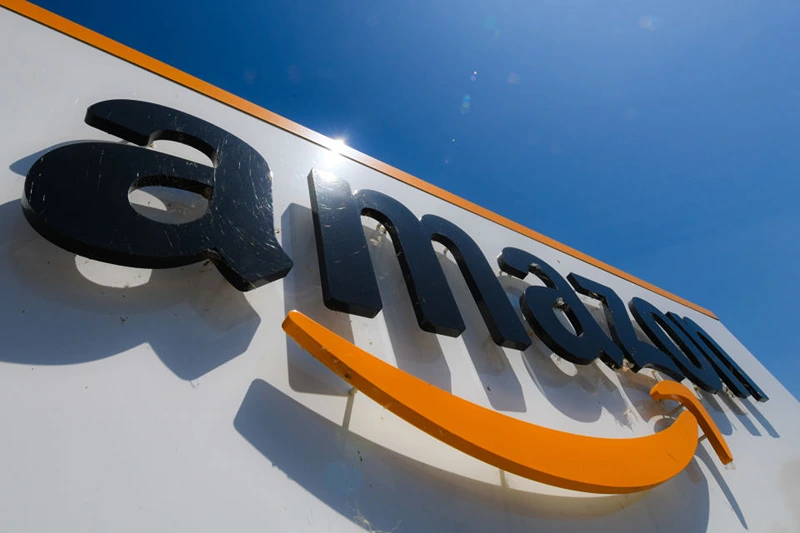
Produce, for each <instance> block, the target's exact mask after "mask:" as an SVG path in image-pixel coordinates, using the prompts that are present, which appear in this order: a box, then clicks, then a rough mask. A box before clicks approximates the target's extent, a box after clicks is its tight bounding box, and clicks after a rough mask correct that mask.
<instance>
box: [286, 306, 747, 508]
mask: <svg viewBox="0 0 800 533" xmlns="http://www.w3.org/2000/svg"><path fill="white" fill-rule="evenodd" d="M283 329H284V330H285V331H286V333H287V334H288V335H289V336H291V337H292V338H293V339H294V340H295V341H297V343H298V344H300V346H302V347H303V348H304V349H306V350H307V351H308V352H309V353H311V355H313V356H314V357H315V358H317V359H318V360H319V361H321V362H322V363H323V364H324V365H325V366H327V367H328V368H329V369H331V370H332V371H333V372H335V373H336V374H337V375H339V376H340V377H342V378H343V379H345V380H346V381H347V382H348V383H350V384H351V385H353V386H354V387H355V388H356V389H358V390H360V391H361V392H362V393H364V394H366V395H367V396H369V397H370V398H372V399H373V400H375V401H376V402H378V403H379V404H380V405H382V406H383V407H385V408H386V409H388V410H389V411H391V412H393V413H395V414H396V415H398V416H399V417H400V418H402V419H404V420H406V421H407V422H409V423H410V424H412V425H414V426H416V427H417V428H419V429H421V430H422V431H425V432H426V433H428V434H430V435H432V436H433V437H435V438H437V439H439V440H441V441H443V442H445V443H447V444H449V445H450V446H453V447H454V448H457V449H458V450H461V451H462V452H464V453H467V454H469V455H471V456H473V457H475V458H477V459H480V460H481V461H484V462H486V463H489V464H491V465H494V466H496V467H498V468H501V469H503V470H505V471H507V472H511V473H513V474H517V475H519V476H523V477H526V478H529V479H533V480H535V481H539V482H541V483H546V484H549V485H555V486H558V487H563V488H566V489H572V490H579V491H584V492H596V493H607V494H614V493H629V492H636V491H641V490H645V489H648V488H651V487H654V486H656V485H658V484H660V483H663V482H665V481H667V480H668V479H670V478H672V477H673V476H675V475H676V474H678V473H679V472H680V471H681V470H683V469H684V468H685V467H686V465H688V464H689V461H691V459H692V456H693V455H694V452H695V449H696V448H697V442H698V440H697V424H698V420H699V421H700V424H701V426H702V427H703V428H704V429H705V430H706V434H707V435H708V436H709V440H710V441H711V442H712V444H713V445H714V449H715V450H716V451H717V453H719V451H720V448H718V446H720V445H721V446H722V448H721V449H723V450H724V452H725V455H724V456H722V455H721V457H722V459H723V462H726V459H728V460H729V459H732V457H731V456H730V451H729V450H728V448H727V446H726V445H725V442H724V440H723V439H722V436H721V435H720V434H719V431H718V430H717V429H716V427H715V426H714V423H713V421H711V419H710V417H709V416H708V413H707V412H706V411H705V409H703V408H702V406H700V405H699V403H697V400H696V399H695V398H694V396H693V394H692V393H691V391H689V389H687V388H686V387H684V386H683V385H681V384H680V383H676V382H672V381H662V382H659V383H658V384H656V385H655V387H653V390H652V391H651V395H652V397H653V398H656V399H660V398H669V399H674V400H677V401H679V402H681V403H682V404H684V405H686V406H687V407H688V409H689V411H684V412H682V413H681V414H680V415H679V416H678V418H677V419H676V420H675V421H674V422H673V423H672V425H670V426H669V427H668V428H667V429H665V430H663V431H661V432H659V433H656V434H654V435H649V436H646V437H637V438H629V439H614V438H601V437H587V436H583V435H575V434H572V433H567V432H564V431H558V430H555V429H550V428H546V427H542V426H537V425H535V424H531V423H528V422H524V421H522V420H518V419H516V418H512V417H509V416H506V415H503V414H501V413H498V412H496V411H492V410H490V409H486V408H484V407H481V406H479V405H476V404H474V403H471V402H468V401H466V400H464V399H462V398H459V397H457V396H454V395H452V394H450V393H448V392H446V391H443V390H441V389H439V388H437V387H434V386H433V385H430V384H429V383H426V382H424V381H422V380H420V379H417V378H415V377H414V376H411V375H409V374H407V373H405V372H403V371H402V370H400V369H398V368H395V367H393V366H392V365H389V364H387V363H385V362H383V361H381V360H380V359H378V358H376V357H374V356H372V355H371V354H369V353H367V352H365V351H363V350H361V349H360V348H358V347H357V346H354V345H353V344H352V343H350V342H348V341H347V340H345V339H343V338H341V337H339V336H338V335H336V334H335V333H333V332H332V331H330V330H328V329H326V328H325V327H323V326H321V325H320V324H318V323H316V322H315V321H313V320H312V319H310V318H308V317H307V316H305V315H303V314H302V313H299V312H297V311H290V312H289V314H288V316H287V317H286V320H284V322H283ZM695 417H697V418H695ZM715 442H716V444H714V443H715Z"/></svg>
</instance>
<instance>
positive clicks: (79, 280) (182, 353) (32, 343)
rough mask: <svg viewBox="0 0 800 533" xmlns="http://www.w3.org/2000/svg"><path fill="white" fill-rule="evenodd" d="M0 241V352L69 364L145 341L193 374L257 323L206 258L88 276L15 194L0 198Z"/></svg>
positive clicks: (214, 363) (30, 361)
mask: <svg viewBox="0 0 800 533" xmlns="http://www.w3.org/2000/svg"><path fill="white" fill-rule="evenodd" d="M0 250H1V251H2V254H1V255H0V280H3V285H4V286H3V287H2V297H1V298H0V324H2V328H3V330H2V334H3V346H2V348H0V360H2V361H8V362H14V363H20V364H26V365H66V364H76V363H83V362H88V361H94V360H98V359H102V358H105V357H109V356H112V355H115V354H118V353H120V352H123V351H125V350H128V349H130V348H133V347H135V346H138V345H140V344H142V343H149V344H150V345H151V346H152V348H153V350H154V351H155V353H156V354H157V355H158V356H159V357H160V358H161V360H162V361H163V362H164V364H165V365H166V366H167V367H168V368H169V369H170V370H171V371H172V372H174V373H175V374H176V375H177V376H178V377H180V378H182V379H185V380H193V379H197V378H198V377H200V376H202V375H204V374H206V373H207V372H209V371H211V370H213V369H214V368H216V367H218V366H220V365H222V364H224V363H226V362H227V361H229V360H231V359H233V358H234V357H236V356H238V355H241V354H242V353H244V351H245V350H246V349H247V347H248V346H249V344H250V342H251V340H252V338H253V335H254V334H255V332H256V330H257V329H258V326H259V324H260V319H259V316H258V315H257V314H256V313H255V311H254V310H253V309H252V308H251V307H250V304H249V303H248V302H247V300H246V299H245V297H244V295H243V294H242V293H240V292H238V291H237V290H236V289H234V288H233V287H231V286H230V284H228V282H227V281H225V279H224V278H223V277H222V276H221V275H220V274H219V273H218V272H217V271H216V268H215V267H214V266H213V265H211V264H209V263H198V264H195V265H191V266H187V267H183V268H176V269H166V270H154V271H152V274H151V276H150V279H149V281H147V282H146V283H144V284H142V285H140V286H136V287H128V288H125V287H122V288H114V287H107V286H104V285H99V284H96V283H94V282H92V281H89V280H88V279H87V278H86V277H84V276H83V275H82V274H81V273H80V272H79V271H78V268H77V266H76V256H75V255H74V254H72V253H69V252H66V251H64V250H62V249H60V248H58V247H57V246H55V245H53V244H51V243H50V242H48V241H47V240H45V239H44V238H42V237H41V236H40V235H39V234H37V233H36V232H35V231H34V230H33V229H32V228H31V227H30V225H29V224H28V223H27V221H26V220H25V219H24V216H23V214H22V208H21V206H20V202H19V201H13V202H9V203H6V204H4V205H1V206H0ZM111 268H113V267H111Z"/></svg>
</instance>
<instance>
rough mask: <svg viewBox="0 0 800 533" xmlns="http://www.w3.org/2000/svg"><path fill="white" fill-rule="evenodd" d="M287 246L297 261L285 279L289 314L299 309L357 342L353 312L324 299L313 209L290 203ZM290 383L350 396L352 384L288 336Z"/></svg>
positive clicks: (285, 228)
mask: <svg viewBox="0 0 800 533" xmlns="http://www.w3.org/2000/svg"><path fill="white" fill-rule="evenodd" d="M281 231H282V232H283V247H284V250H285V251H286V253H287V254H288V255H289V257H291V258H292V260H293V261H294V268H292V270H291V271H290V272H289V274H288V275H287V276H286V278H284V281H283V297H284V305H285V311H286V314H288V313H289V311H292V310H297V311H300V312H301V313H303V314H305V315H307V316H308V317H310V318H312V319H314V320H316V321H317V322H319V323H320V324H322V325H323V326H325V327H326V328H328V329H330V330H331V331H333V332H335V333H336V334H338V335H340V336H342V337H343V338H345V339H347V340H348V341H350V342H353V328H352V326H351V324H350V315H348V314H347V313H341V312H338V311H332V310H330V309H328V308H327V307H325V304H324V302H323V301H322V284H321V281H320V274H319V261H318V260H317V248H316V240H315V238H314V221H313V218H312V214H311V210H310V209H308V208H307V207H303V206H300V205H298V204H290V205H289V207H288V208H287V209H286V211H284V213H283V215H282V216H281ZM286 355H287V358H288V365H289V366H288V372H289V385H290V386H291V387H292V389H294V390H296V391H298V392H309V393H315V394H328V395H332V396H346V395H347V392H348V391H349V390H350V385H348V383H347V382H346V381H344V380H342V379H341V378H340V377H339V376H337V375H336V374H334V373H333V372H331V371H330V370H328V368H327V367H325V366H324V365H323V364H322V363H320V362H319V361H317V360H316V359H314V357H313V356H312V355H311V354H309V353H308V352H307V351H305V350H304V349H303V348H301V347H300V346H299V345H298V344H297V343H296V342H294V340H292V339H291V338H290V337H288V336H287V337H286Z"/></svg>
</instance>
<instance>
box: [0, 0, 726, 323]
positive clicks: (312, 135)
mask: <svg viewBox="0 0 800 533" xmlns="http://www.w3.org/2000/svg"><path fill="white" fill-rule="evenodd" d="M0 6H3V7H5V8H6V9H9V10H11V11H14V12H15V13H18V14H20V15H22V16H24V17H27V18H29V19H31V20H35V21H36V22H39V23H40V24H44V25H45V26H48V27H50V28H52V29H54V30H56V31H58V32H61V33H63V34H65V35H68V36H70V37H73V38H75V39H77V40H79V41H81V42H84V43H86V44H88V45H91V46H93V47H95V48H97V49H99V50H102V51H104V52H107V53H109V54H111V55H113V56H116V57H118V58H120V59H123V60H125V61H127V62H129V63H132V64H134V65H136V66H138V67H141V68H143V69H145V70H148V71H150V72H152V73H153V74H157V75H159V76H161V77H163V78H166V79H168V80H170V81H173V82H175V83H177V84H179V85H182V86H184V87H186V88H188V89H192V90H194V91H197V92H198V93H200V94H203V95H205V96H208V97H209V98H213V99H214V100H216V101H218V102H221V103H223V104H226V105H228V106H230V107H233V108H234V109H238V110H239V111H242V112H244V113H247V114H248V115H250V116H252V117H255V118H258V119H261V120H263V121H264V122H268V123H269V124H272V125H273V126H277V127H278V128H281V129H282V130H285V131H288V132H290V133H293V134H294V135H297V136H298V137H302V138H304V139H306V140H308V141H311V142H312V143H314V144H317V145H319V146H323V147H325V148H334V147H335V148H336V149H337V150H338V151H340V153H341V154H342V155H343V156H344V157H347V158H348V159H351V160H353V161H356V162H358V163H361V164H362V165H365V166H367V167H369V168H372V169H374V170H377V171H378V172H381V173H383V174H386V175H387V176H390V177H392V178H395V179H397V180H399V181H402V182H403V183H406V184H408V185H411V186H412V187H415V188H417V189H419V190H421V191H425V192H427V193H428V194H431V195H433V196H436V197H437V198H440V199H442V200H445V201H446V202H450V203H451V204H453V205H457V206H458V207H461V208H462V209H466V210H467V211H470V212H471V213H474V214H476V215H478V216H480V217H483V218H485V219H487V220H490V221H492V222H494V223H495V224H499V225H501V226H503V227H506V228H508V229H510V230H512V231H516V232H517V233H520V234H522V235H524V236H526V237H528V238H530V239H533V240H535V241H538V242H540V243H542V244H546V245H547V246H550V247H551V248H555V249H556V250H559V251H561V252H564V253H565V254H568V255H571V256H572V257H575V258H577V259H580V260H581V261H584V262H586V263H589V264H590V265H593V266H595V267H597V268H600V269H602V270H605V271H606V272H609V273H611V274H614V275H615V276H618V277H620V278H622V279H624V280H627V281H630V282H631V283H635V284H636V285H639V286H640V287H644V288H645V289H648V290H650V291H652V292H654V293H656V294H660V295H661V296H664V297H666V298H669V299H670V300H673V301H675V302H678V303H679V304H682V305H685V306H686V307H689V308H691V309H694V310H695V311H698V312H700V313H703V314H704V315H708V316H710V317H711V318H717V316H716V315H715V314H714V313H712V312H711V311H709V310H708V309H705V308H703V307H700V306H699V305H696V304H693V303H692V302H690V301H688V300H685V299H684V298H681V297H680V296H676V295H674V294H672V293H670V292H667V291H665V290H663V289H659V288H658V287H656V286H655V285H652V284H650V283H647V282H646V281H643V280H641V279H639V278H637V277H636V276H632V275H630V274H628V273H626V272H623V271H622V270H620V269H618V268H614V267H612V266H611V265H608V264H606V263H604V262H602V261H599V260H597V259H595V258H593V257H590V256H588V255H586V254H584V253H582V252H579V251H578V250H575V249H574V248H571V247H569V246H567V245H565V244H561V243H560V242H558V241H555V240H553V239H551V238H550V237H546V236H544V235H542V234H541V233H538V232H536V231H533V230H532V229H528V228H526V227H525V226H523V225H521V224H517V223H516V222H514V221H512V220H509V219H507V218H505V217H503V216H500V215H498V214H497V213H493V212H492V211H489V210H488V209H485V208H483V207H481V206H479V205H477V204H474V203H472V202H470V201H468V200H465V199H463V198H460V197H458V196H456V195H455V194H452V193H449V192H447V191H445V190H444V189H440V188H439V187H437V186H435V185H431V184H430V183H428V182H426V181H423V180H421V179H419V178H416V177H414V176H412V175H411V174H408V173H406V172H403V171H402V170H399V169H397V168H394V167H393V166H390V165H387V164H386V163H383V162H381V161H378V160H377V159H375V158H373V157H370V156H368V155H366V154H362V153H361V152H359V151H357V150H354V149H352V148H349V147H344V148H343V149H342V148H341V147H340V146H339V145H338V143H336V142H335V141H334V140H333V139H329V138H328V137H325V136H324V135H321V134H319V133H317V132H315V131H312V130H310V129H308V128H306V127H305V126H301V125H300V124H298V123H296V122H292V121H291V120H289V119H287V118H284V117H282V116H280V115H277V114H275V113H273V112H272V111H268V110H267V109H264V108H263V107H260V106H257V105H256V104H254V103H252V102H248V101H247V100H245V99H244V98H240V97H238V96H236V95H234V94H232V93H229V92H228V91H225V90H223V89H220V88H219V87H215V86H214V85H211V84H210V83H208V82H205V81H203V80H201V79H198V78H195V77H194V76H192V75H190V74H187V73H185V72H183V71H180V70H178V69H176V68H175V67H171V66H169V65H167V64H166V63H162V62H161V61H158V60H157V59H153V58H152V57H150V56H147V55H145V54H143V53H141V52H137V51H136V50H134V49H133V48H130V47H128V46H125V45H124V44H120V43H118V42H116V41H114V40H112V39H109V38H108V37H105V36H103V35H100V34H99V33H97V32H94V31H92V30H90V29H88V28H84V27H83V26H81V25H79V24H76V23H74V22H72V21H70V20H67V19H65V18H64V17H61V16H59V15H56V14H55V13H52V12H50V11H47V10H46V9H43V8H41V7H38V6H35V5H33V4H31V3H28V2H26V1H24V0H0Z"/></svg>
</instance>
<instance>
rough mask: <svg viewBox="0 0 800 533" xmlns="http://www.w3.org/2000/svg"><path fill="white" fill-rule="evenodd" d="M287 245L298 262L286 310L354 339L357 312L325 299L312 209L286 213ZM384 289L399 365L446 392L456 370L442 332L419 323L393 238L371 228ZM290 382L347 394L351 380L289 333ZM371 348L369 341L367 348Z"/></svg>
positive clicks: (385, 310)
mask: <svg viewBox="0 0 800 533" xmlns="http://www.w3.org/2000/svg"><path fill="white" fill-rule="evenodd" d="M281 226H282V228H284V231H288V232H289V234H288V235H286V234H284V235H283V237H284V238H283V247H284V250H286V253H288V254H289V256H290V257H291V258H292V259H293V260H294V263H295V267H294V268H293V269H292V271H291V272H289V275H288V276H287V277H286V278H285V280H284V295H285V296H284V299H285V311H286V312H287V313H288V312H289V311H291V310H293V309H296V310H298V311H300V312H302V313H304V314H305V315H307V316H309V317H310V318H312V319H314V320H316V321H317V322H319V323H320V324H322V325H323V326H325V327H326V328H328V329H330V330H332V331H333V332H335V333H336V334H338V335H340V336H342V337H343V338H345V339H347V340H348V341H350V342H353V340H354V339H353V329H352V326H351V322H350V320H351V317H350V315H348V314H347V313H341V312H337V311H332V310H330V309H328V308H327V307H325V305H324V303H323V301H322V286H321V282H320V274H319V262H318V259H317V249H316V241H315V238H314V226H313V219H312V214H311V210H310V209H308V208H307V207H302V206H300V205H297V204H291V205H290V206H289V207H288V208H287V209H286V211H285V212H284V213H283V215H282V217H281ZM366 237H367V241H368V242H369V246H370V256H371V258H372V261H373V264H374V267H375V272H376V273H379V274H378V288H379V290H380V294H381V299H382V301H383V310H382V311H381V312H380V313H379V315H378V317H376V318H374V319H372V320H380V318H379V317H380V316H381V315H382V316H383V319H384V321H385V323H386V329H387V332H388V335H389V339H390V342H391V345H392V348H393V351H394V354H395V357H396V361H397V366H398V367H399V368H400V369H402V370H404V371H405V372H408V373H409V374H411V375H414V376H416V377H418V378H420V379H423V380H425V381H427V382H428V383H431V384H432V385H436V386H437V387H439V388H441V389H444V390H446V391H450V390H451V384H450V369H449V368H448V366H447V362H446V361H445V358H444V355H443V354H442V350H441V347H440V346H439V341H438V340H437V338H436V335H433V334H430V333H426V332H424V331H422V330H421V329H420V328H419V326H418V325H417V321H416V318H415V316H414V311H413V308H412V306H411V301H410V299H409V297H408V292H407V291H406V288H405V284H404V282H403V275H402V272H401V271H400V267H399V264H398V262H397V258H396V256H395V252H394V247H393V246H392V242H391V238H390V237H389V236H388V235H383V234H381V233H380V232H378V231H374V230H371V229H366ZM286 346H287V352H288V360H289V384H290V386H291V387H292V389H294V390H296V391H298V392H310V393H316V394H332V395H337V396H344V395H346V394H347V391H348V390H349V388H350V387H349V385H347V383H345V382H344V381H343V380H342V379H340V378H339V377H338V376H336V375H335V374H334V373H333V372H331V371H330V370H328V369H327V368H326V367H325V366H323V365H322V364H321V363H320V362H318V361H317V360H316V359H314V358H313V357H312V356H311V355H309V354H308V353H307V352H306V351H305V350H303V349H302V348H300V347H299V346H298V345H297V344H296V343H295V342H294V341H292V339H290V338H289V337H287V345H286ZM364 348H366V349H369V347H368V346H366V347H364Z"/></svg>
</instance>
